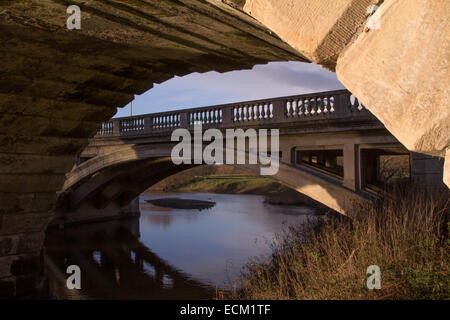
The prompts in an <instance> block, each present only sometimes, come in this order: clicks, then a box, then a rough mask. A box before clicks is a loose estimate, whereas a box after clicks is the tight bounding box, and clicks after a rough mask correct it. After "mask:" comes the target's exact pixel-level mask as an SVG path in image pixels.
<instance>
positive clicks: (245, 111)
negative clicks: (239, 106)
mask: <svg viewBox="0 0 450 320" xmlns="http://www.w3.org/2000/svg"><path fill="white" fill-rule="evenodd" d="M247 109H248V107H247V106H244V108H243V110H242V111H243V114H244V121H247Z"/></svg>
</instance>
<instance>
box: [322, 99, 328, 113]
mask: <svg viewBox="0 0 450 320" xmlns="http://www.w3.org/2000/svg"><path fill="white" fill-rule="evenodd" d="M323 113H325V114H327V113H328V97H325V98H323Z"/></svg>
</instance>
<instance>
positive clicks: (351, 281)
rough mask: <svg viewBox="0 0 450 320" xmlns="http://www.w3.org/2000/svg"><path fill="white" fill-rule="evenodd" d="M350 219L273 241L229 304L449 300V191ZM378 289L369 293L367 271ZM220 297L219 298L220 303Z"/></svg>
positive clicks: (418, 194) (360, 211)
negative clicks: (377, 278) (375, 276)
mask: <svg viewBox="0 0 450 320" xmlns="http://www.w3.org/2000/svg"><path fill="white" fill-rule="evenodd" d="M393 199H394V198H391V199H387V200H384V201H383V202H382V203H380V204H379V205H378V206H376V207H370V208H361V207H357V206H355V208H354V212H351V213H350V215H351V216H352V217H353V219H351V220H350V219H342V218H341V219H338V218H328V219H324V220H323V221H322V222H321V223H319V224H317V223H316V224H312V223H310V224H307V225H304V226H298V227H291V228H289V229H288V230H286V232H285V233H284V234H282V235H279V236H278V237H277V239H276V240H275V242H274V244H273V253H272V255H271V256H270V257H265V258H264V257H262V258H258V259H254V260H252V261H250V262H249V264H248V265H247V266H246V268H245V271H244V272H243V274H242V277H241V279H240V287H241V288H242V289H241V290H240V291H238V292H234V293H233V294H232V296H231V298H235V299H449V298H450V296H449V288H450V271H449V262H450V261H449V255H448V254H449V245H450V242H449V239H448V228H449V225H448V209H449V201H448V192H446V191H445V192H444V193H443V194H442V193H441V194H440V195H433V196H431V195H426V194H424V193H423V192H422V191H417V190H416V191H414V190H409V191H402V192H397V194H396V197H395V200H393ZM371 265H378V266H379V267H380V268H381V289H380V290H374V291H370V290H368V289H367V286H366V281H367V277H368V276H367V275H366V271H367V268H368V267H369V266H371ZM219 297H220V296H219Z"/></svg>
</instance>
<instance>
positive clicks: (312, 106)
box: [309, 98, 316, 115]
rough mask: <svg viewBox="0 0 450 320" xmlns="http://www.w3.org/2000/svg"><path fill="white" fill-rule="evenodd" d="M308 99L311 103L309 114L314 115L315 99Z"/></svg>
mask: <svg viewBox="0 0 450 320" xmlns="http://www.w3.org/2000/svg"><path fill="white" fill-rule="evenodd" d="M309 101H310V105H311V115H315V114H316V99H314V98H311V99H310V100H309Z"/></svg>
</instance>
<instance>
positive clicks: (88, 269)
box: [46, 219, 213, 299]
mask: <svg viewBox="0 0 450 320" xmlns="http://www.w3.org/2000/svg"><path fill="white" fill-rule="evenodd" d="M138 230H139V220H138V219H134V220H130V221H122V222H119V221H113V222H106V223H96V224H91V225H85V226H80V227H74V228H68V229H66V230H65V231H52V232H50V233H49V234H48V236H47V240H46V251H47V259H48V260H50V261H49V262H50V263H52V264H54V265H55V266H56V267H58V269H59V270H60V272H61V273H63V271H64V270H66V268H67V266H69V265H73V264H74V265H78V266H80V268H81V270H82V276H81V288H82V290H81V291H80V292H78V295H79V296H78V297H75V298H86V299H183V298H186V297H189V298H192V299H210V298H212V297H213V290H212V288H209V287H208V286H205V285H204V284H202V283H200V282H198V281H195V280H193V279H190V278H189V277H188V276H187V275H185V274H184V273H183V272H180V271H178V270H176V269H175V268H174V267H172V266H170V265H169V264H167V263H166V262H164V261H163V260H161V259H160V258H159V257H158V256H157V255H155V254H154V253H153V252H152V251H151V250H149V249H148V248H147V247H146V246H145V245H143V244H142V243H141V242H140V241H139V231H138ZM49 262H47V263H49ZM50 273H52V272H50ZM59 276H61V275H59ZM57 277H58V275H57V274H50V277H49V278H50V282H51V283H50V286H51V288H52V289H53V290H51V291H52V292H51V295H53V298H67V296H66V295H65V293H66V292H61V286H62V284H63V283H62V282H61V281H60V282H61V283H55V282H58V281H59V280H61V279H57ZM63 291H64V290H63Z"/></svg>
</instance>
